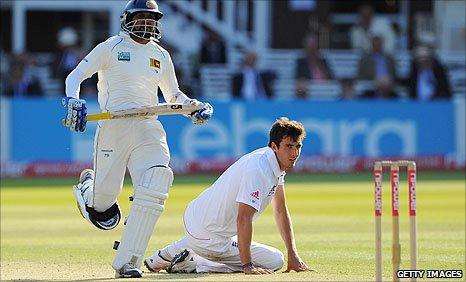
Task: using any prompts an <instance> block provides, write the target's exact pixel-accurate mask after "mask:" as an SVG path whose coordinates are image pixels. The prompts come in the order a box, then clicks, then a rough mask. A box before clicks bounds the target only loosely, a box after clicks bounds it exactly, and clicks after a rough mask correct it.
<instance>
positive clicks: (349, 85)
mask: <svg viewBox="0 0 466 282" xmlns="http://www.w3.org/2000/svg"><path fill="white" fill-rule="evenodd" d="M340 88H341V95H340V98H341V99H342V100H353V99H355V98H357V94H356V90H355V89H354V80H353V79H351V78H343V79H341V80H340Z"/></svg>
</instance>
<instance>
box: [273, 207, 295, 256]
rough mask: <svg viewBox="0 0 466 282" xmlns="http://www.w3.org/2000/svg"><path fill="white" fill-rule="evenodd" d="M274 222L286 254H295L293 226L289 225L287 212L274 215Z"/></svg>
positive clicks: (289, 220)
mask: <svg viewBox="0 0 466 282" xmlns="http://www.w3.org/2000/svg"><path fill="white" fill-rule="evenodd" d="M275 220H276V221H277V224H278V229H279V230H280V235H281V237H282V239H283V242H284V243H285V246H286V249H287V251H288V254H290V253H296V252H297V250H296V243H295V240H294V233H293V224H292V223H291V218H290V214H289V213H288V210H284V211H282V212H277V213H275Z"/></svg>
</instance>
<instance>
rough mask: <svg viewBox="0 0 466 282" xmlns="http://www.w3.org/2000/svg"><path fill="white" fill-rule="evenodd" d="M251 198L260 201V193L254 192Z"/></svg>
mask: <svg viewBox="0 0 466 282" xmlns="http://www.w3.org/2000/svg"><path fill="white" fill-rule="evenodd" d="M251 196H252V197H254V198H256V199H258V200H259V191H254V192H252V193H251Z"/></svg>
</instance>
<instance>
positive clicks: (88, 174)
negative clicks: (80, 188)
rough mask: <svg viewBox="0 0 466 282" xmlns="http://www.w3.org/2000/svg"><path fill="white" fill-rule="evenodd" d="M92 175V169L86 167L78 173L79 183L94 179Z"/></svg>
mask: <svg viewBox="0 0 466 282" xmlns="http://www.w3.org/2000/svg"><path fill="white" fill-rule="evenodd" d="M94 175H95V173H94V170H92V169H90V168H86V169H85V170H83V171H81V174H80V175H79V183H84V181H86V180H88V179H92V180H94Z"/></svg>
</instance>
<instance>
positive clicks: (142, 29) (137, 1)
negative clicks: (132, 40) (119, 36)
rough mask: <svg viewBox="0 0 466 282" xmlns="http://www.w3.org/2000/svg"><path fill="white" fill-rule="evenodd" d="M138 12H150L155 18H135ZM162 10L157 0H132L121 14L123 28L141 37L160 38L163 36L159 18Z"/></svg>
mask: <svg viewBox="0 0 466 282" xmlns="http://www.w3.org/2000/svg"><path fill="white" fill-rule="evenodd" d="M138 13H150V14H151V15H152V16H153V19H139V20H134V16H135V15H136V14H138ZM162 17H163V14H162V12H160V10H159V6H158V5H157V3H156V2H155V0H130V1H128V3H127V4H126V7H125V9H124V11H123V13H122V15H121V18H120V21H121V30H123V31H124V32H126V33H128V34H131V35H133V36H136V37H138V38H141V39H151V38H153V39H155V40H159V39H160V37H161V33H160V23H159V20H160V19H161V18H162Z"/></svg>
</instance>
